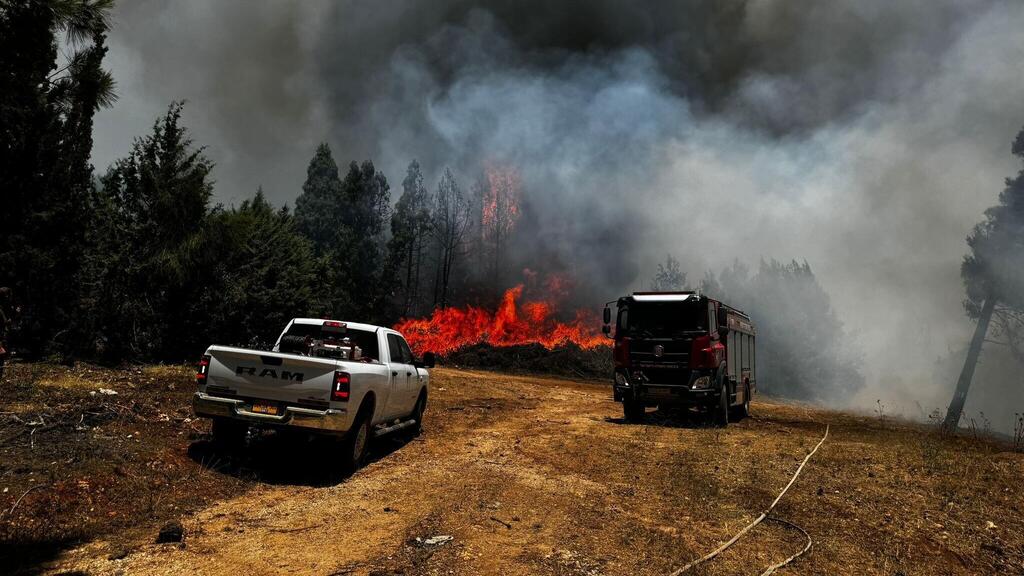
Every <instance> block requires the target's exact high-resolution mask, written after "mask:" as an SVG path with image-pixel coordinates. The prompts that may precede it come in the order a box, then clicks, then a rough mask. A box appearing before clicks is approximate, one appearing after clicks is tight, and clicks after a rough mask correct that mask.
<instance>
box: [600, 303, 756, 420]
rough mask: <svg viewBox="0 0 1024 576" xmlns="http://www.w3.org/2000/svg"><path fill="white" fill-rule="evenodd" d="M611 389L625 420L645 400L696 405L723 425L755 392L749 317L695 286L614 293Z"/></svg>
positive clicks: (640, 410)
mask: <svg viewBox="0 0 1024 576" xmlns="http://www.w3.org/2000/svg"><path fill="white" fill-rule="evenodd" d="M610 304H612V303H611V302H609V303H608V304H607V305H605V308H604V328H603V330H604V333H605V334H606V335H609V336H611V337H612V338H613V339H614V341H615V345H614V352H613V354H614V360H615V374H614V383H613V389H614V395H615V400H616V401H617V402H622V407H623V413H624V415H625V418H626V420H627V421H629V422H637V421H641V420H643V418H644V414H645V409H646V407H647V406H659V407H662V406H682V407H686V408H689V407H697V408H700V409H702V410H705V411H707V412H708V413H710V415H711V416H712V418H713V419H714V422H715V424H716V425H718V426H721V427H724V426H727V425H728V424H729V420H730V418H732V419H739V418H743V417H745V416H747V415H749V413H750V400H751V398H752V397H753V395H754V394H755V393H756V392H757V374H756V367H755V360H756V352H755V345H754V344H755V340H756V336H757V332H756V330H755V328H754V324H753V322H751V320H750V317H749V316H747V315H746V314H745V313H743V312H742V311H740V310H737V309H735V308H733V307H731V306H728V305H726V304H724V303H723V302H721V301H718V300H715V299H713V298H708V297H707V296H704V295H702V294H700V293H698V292H634V293H633V294H631V295H629V296H623V297H621V298H619V299H618V300H617V301H616V302H615V304H616V309H617V312H616V315H615V319H614V320H615V327H614V334H613V333H612V312H611V308H610V307H609V305H610Z"/></svg>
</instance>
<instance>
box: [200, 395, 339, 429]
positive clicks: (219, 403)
mask: <svg viewBox="0 0 1024 576" xmlns="http://www.w3.org/2000/svg"><path fill="white" fill-rule="evenodd" d="M251 409H252V403H251V402H248V401H246V400H242V399H239V398H223V397H220V396H211V395H209V394H204V393H203V392H196V393H195V394H194V395H193V396H192V410H193V411H194V412H195V414H196V416H200V417H204V418H231V419H233V420H244V421H248V422H252V423H255V424H263V425H269V426H274V427H291V428H305V429H310V430H319V431H322V432H328V433H339V434H340V433H344V432H347V431H348V429H349V426H350V422H349V417H348V411H347V410H344V409H333V408H328V409H327V410H315V409H312V408H302V407H299V406H287V407H285V408H284V412H283V413H282V414H279V415H271V414H259V413H256V412H252V411H251Z"/></svg>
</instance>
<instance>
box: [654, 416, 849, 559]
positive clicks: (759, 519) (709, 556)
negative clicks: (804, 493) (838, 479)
mask: <svg viewBox="0 0 1024 576" xmlns="http://www.w3.org/2000/svg"><path fill="white" fill-rule="evenodd" d="M828 432H829V426H828V425H827V424H826V425H825V435H824V436H822V437H821V440H819V441H818V444H817V446H815V447H814V450H811V451H810V452H809V453H808V454H807V456H806V457H804V461H803V462H801V463H800V467H799V468H797V469H796V472H794V473H793V477H792V478H790V479H789V484H786V487H785V488H783V489H782V492H779V495H778V496H777V497H776V498H775V501H774V502H772V505H771V506H769V507H768V509H767V510H765V511H764V512H762V513H761V515H760V516H758V517H757V518H756V519H755V520H754V521H753V522H751V523H750V524H748V525H747V526H746V527H745V528H743V529H742V530H740V531H739V532H737V533H736V535H735V536H733V537H732V538H731V539H729V541H728V542H726V543H725V544H722V545H721V546H719V547H718V548H716V549H715V550H713V551H711V552H709V553H708V554H706V555H704V556H701V557H700V558H698V559H696V560H694V561H693V562H690V563H689V564H687V565H686V566H683V567H682V568H680V569H678V570H676V571H675V572H672V574H670V575H669V576H679V575H680V574H684V573H686V572H689V571H690V570H691V569H693V568H694V567H695V566H699V565H700V564H703V563H705V562H707V561H708V560H711V559H712V558H714V557H715V556H718V555H719V554H721V553H722V552H724V551H725V550H726V549H727V548H729V547H730V546H732V545H733V544H735V543H736V541H737V540H739V539H740V538H741V537H743V535H744V534H746V533H747V532H750V530H751V529H753V528H754V526H757V525H758V524H760V523H761V522H762V521H763V520H764V519H765V518H767V517H768V514H770V513H771V511H772V510H774V509H775V506H776V505H777V504H778V503H779V500H782V497H783V496H785V495H786V492H788V491H789V488H790V486H792V485H793V483H794V482H796V479H797V477H798V476H800V472H802V471H803V469H804V466H805V465H806V464H807V461H808V460H810V459H811V456H814V453H815V452H817V451H818V448H821V445H822V444H824V443H825V439H826V438H828ZM787 524H789V523H788V522H787ZM791 525H792V526H794V527H795V525H793V524H791ZM798 529H799V530H800V531H801V532H803V529H802V528H798ZM804 535H805V536H806V535H807V532H804ZM807 540H808V543H807V546H806V548H805V549H804V550H801V551H800V553H799V554H797V555H796V556H793V557H792V558H788V559H787V560H785V561H784V562H783V563H782V564H780V565H777V566H772V567H771V568H769V569H768V571H767V572H765V573H764V574H771V573H772V572H774V571H775V570H776V569H777V568H779V567H781V566H785V565H786V564H789V563H790V562H792V561H793V560H795V559H796V558H797V557H799V556H800V555H802V554H803V553H804V552H806V551H807V550H809V549H810V547H811V544H810V540H811V538H810V536H807ZM762 576H764V575H763V574H762Z"/></svg>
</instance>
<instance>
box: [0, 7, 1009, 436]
mask: <svg viewBox="0 0 1024 576" xmlns="http://www.w3.org/2000/svg"><path fill="white" fill-rule="evenodd" d="M112 4H113V2H112V0H0V194H2V206H0V287H8V288H10V290H9V294H10V295H11V296H10V299H11V300H12V301H11V302H2V301H0V306H7V307H8V309H7V310H5V315H6V316H7V318H8V319H12V318H13V320H14V325H15V326H16V331H15V333H14V335H13V336H12V335H10V334H7V335H3V334H0V339H3V336H9V337H10V338H9V343H10V344H11V347H13V348H14V349H16V350H17V351H18V352H20V353H21V354H23V355H25V356H29V357H41V356H56V357H61V358H75V357H86V358H91V359H99V360H107V361H113V362H116V361H122V360H138V361H145V360H169V361H180V360H183V359H188V358H192V357H194V355H195V354H197V353H198V352H199V351H200V350H202V348H203V347H205V346H206V345H207V344H209V343H211V342H218V343H225V344H256V343H266V342H267V341H269V340H271V339H272V338H273V337H274V336H276V334H277V332H278V331H279V330H280V328H281V326H282V324H283V323H284V322H285V321H286V320H287V319H288V318H290V317H292V316H300V315H310V316H331V317H336V318H349V319H358V320H363V321H368V322H376V323H381V324H389V323H391V322H393V321H395V320H397V319H398V318H400V317H403V316H419V315H423V314H427V313H429V312H430V310H431V309H433V308H434V307H444V306H448V305H459V304H462V303H466V302H473V303H478V304H484V305H486V304H487V303H488V302H487V299H488V298H497V297H499V296H500V294H501V291H502V290H504V289H505V288H507V287H509V285H510V282H515V281H518V280H520V279H519V278H511V276H513V275H514V274H515V272H514V269H517V267H518V269H521V268H522V266H523V265H524V264H530V262H525V261H523V255H522V254H512V253H511V251H510V246H512V245H515V244H516V243H517V242H520V241H522V240H523V238H522V236H523V235H524V234H529V232H523V230H531V229H532V228H530V227H527V226H522V225H519V226H518V227H517V220H518V219H520V218H523V219H526V218H529V215H528V214H527V212H528V210H527V209H528V208H529V207H528V206H520V204H519V202H520V200H521V198H520V194H521V191H520V183H519V176H518V174H517V173H516V172H515V171H514V170H508V169H503V168H502V167H495V166H491V167H485V168H483V169H481V170H480V174H479V175H478V176H476V177H475V178H473V179H472V181H471V182H460V181H459V179H458V178H457V177H456V175H455V174H454V173H453V172H452V171H451V170H448V169H444V168H443V167H440V166H433V167H430V171H431V172H433V171H435V170H439V171H440V177H439V178H438V180H437V181H436V182H430V183H428V182H426V181H425V178H424V175H423V170H422V168H421V166H420V165H419V164H418V163H416V162H415V161H413V162H411V163H410V164H409V166H408V169H407V171H406V174H405V175H404V177H403V178H402V180H401V183H400V186H399V188H400V189H396V190H394V191H393V190H392V189H391V184H390V183H389V181H388V179H387V178H386V177H385V175H384V174H382V173H381V171H380V170H378V169H377V167H376V166H375V165H374V164H373V163H372V162H371V161H363V162H361V163H357V162H350V163H349V164H347V165H342V166H341V167H339V166H338V164H337V162H336V159H335V158H334V157H333V156H332V154H331V150H330V148H329V147H328V146H327V145H326V144H323V145H321V146H320V147H319V148H318V149H317V150H315V151H311V152H312V158H311V160H310V162H309V166H308V169H307V174H306V178H305V181H304V182H296V183H295V185H296V188H298V187H299V186H301V193H299V194H298V195H297V198H296V200H295V203H294V206H292V207H288V206H280V207H278V206H272V205H271V204H270V203H269V202H268V201H267V198H266V197H265V195H264V194H263V193H262V191H257V190H254V191H253V196H252V198H251V199H248V200H246V201H244V202H242V203H241V204H240V205H237V206H222V205H219V204H215V203H214V202H213V197H214V186H215V184H214V179H213V170H214V165H213V163H212V162H211V161H210V160H209V159H208V158H207V156H206V155H205V153H204V150H203V148H202V146H201V145H200V143H194V142H192V140H191V139H190V137H189V135H188V132H187V130H186V128H185V127H184V125H183V123H182V109H183V108H182V104H180V103H174V104H171V105H170V106H169V108H168V110H167V112H166V114H164V115H162V116H161V117H159V118H157V119H156V121H155V122H154V124H153V127H152V130H151V131H149V133H147V134H143V135H140V137H139V138H138V139H137V140H136V141H135V142H134V143H133V144H132V145H131V146H130V148H128V149H126V150H125V156H124V157H123V158H122V159H120V160H118V161H117V162H115V163H114V164H113V165H112V166H109V167H102V169H101V170H94V167H93V166H92V165H91V163H90V156H91V151H92V130H93V117H94V114H95V113H96V112H97V110H99V109H100V108H102V107H107V106H112V105H114V103H115V100H116V86H115V83H114V79H113V78H112V77H111V75H110V73H109V72H108V71H107V70H106V69H104V68H103V59H104V56H105V55H106V52H107V49H106V34H107V32H108V30H109V26H110V19H109V14H110V8H111V6H112ZM1011 151H1012V153H1013V154H1014V155H1015V156H1017V157H1018V158H1019V159H1021V160H1022V161H1024V132H1022V133H1021V134H1020V135H1018V137H1017V139H1016V141H1015V142H1014V143H1013V146H1012V149H1011ZM275 192H279V191H275ZM517 234H519V235H520V236H518V237H517V236H516V235H517ZM532 245H533V246H535V245H536V244H532ZM966 248H967V253H968V255H967V257H966V258H965V260H964V262H963V266H962V269H961V274H962V278H963V280H964V283H965V287H966V298H965V307H966V311H967V313H968V315H969V316H970V317H971V318H975V319H978V320H979V324H978V327H979V329H978V331H977V332H976V334H975V337H974V339H973V341H972V343H971V345H970V347H969V349H968V351H967V361H966V363H965V367H964V371H963V374H962V375H961V378H960V385H959V386H958V392H957V398H959V399H960V400H962V399H963V398H964V397H965V396H966V391H967V387H968V386H969V385H970V380H971V375H972V374H973V365H974V364H975V363H976V362H977V360H978V358H979V355H980V353H981V350H982V345H983V344H984V343H985V342H989V340H986V338H989V339H991V338H996V339H998V341H999V343H1000V344H1004V345H1007V346H1008V347H1009V348H1008V349H1009V350H1010V351H1011V353H1012V354H1013V356H1014V357H1016V358H1017V359H1024V276H1022V273H1021V271H1022V270H1024V171H1022V172H1021V173H1019V174H1017V175H1016V176H1015V177H1013V178H1010V179H1008V180H1007V182H1006V187H1005V189H1004V190H1003V192H1002V194H1001V195H1000V197H999V201H998V203H997V205H996V206H994V207H993V208H991V209H990V210H988V211H987V212H986V213H985V215H984V219H983V220H982V222H981V223H980V224H979V225H978V226H977V227H976V228H975V229H974V230H973V232H972V233H971V234H970V236H969V238H968V242H967V247H966ZM522 251H525V252H530V250H528V249H526V250H522ZM527 256H528V257H532V258H533V259H534V260H543V259H544V257H543V256H539V257H538V256H535V255H532V254H528V255H527ZM516 258H518V260H516ZM551 266H553V267H556V268H557V266H558V264H557V263H556V264H552V265H551ZM686 284H687V283H686V279H685V275H683V274H682V273H681V272H680V270H679V263H678V262H675V261H674V260H673V259H671V258H670V259H669V260H667V261H666V263H665V264H664V265H662V266H660V267H659V270H658V272H657V274H656V275H655V278H654V279H652V281H651V286H650V287H651V288H656V289H657V288H673V287H678V286H685V285H686ZM700 286H701V287H702V288H703V289H704V290H705V291H707V292H708V293H714V294H716V295H718V296H719V297H721V298H723V299H724V300H726V301H728V302H730V303H732V304H735V305H737V306H739V307H741V308H744V309H747V310H748V311H750V313H751V314H752V315H753V316H754V317H755V319H756V320H757V322H758V325H759V327H760V330H761V335H762V338H761V348H760V350H761V353H760V354H759V365H760V368H761V370H762V376H763V377H765V378H766V379H771V380H772V381H774V382H776V383H780V384H781V383H789V384H787V386H792V387H793V388H792V389H791V390H787V392H790V393H792V394H793V395H798V396H802V397H807V396H808V395H810V394H814V393H816V392H814V391H819V392H818V393H820V391H822V390H825V391H828V392H829V393H830V394H836V395H842V394H844V393H848V392H850V391H852V390H854V389H856V388H857V387H859V386H860V382H862V376H861V375H860V373H859V371H858V366H859V360H858V358H857V357H856V354H851V353H850V352H849V350H852V349H855V347H852V346H849V345H848V338H847V336H846V334H845V333H844V331H843V329H842V325H841V323H840V322H839V320H838V318H837V317H836V314H835V312H834V311H833V310H832V309H831V307H830V305H829V302H828V297H827V294H826V293H825V291H824V289H823V288H822V287H821V285H820V284H819V283H818V281H817V279H816V278H815V277H814V274H813V273H812V272H811V269H810V266H808V265H807V264H806V263H796V262H792V263H790V264H781V263H778V262H774V261H769V262H763V263H762V264H761V265H760V267H759V269H757V270H756V271H753V272H751V271H750V270H747V269H746V268H744V267H743V266H742V265H741V264H735V265H733V266H732V267H729V268H727V269H725V270H722V271H720V272H719V273H718V274H717V275H711V274H709V275H708V276H707V277H705V278H704V279H703V280H702V281H701V283H700ZM7 293H8V291H4V293H3V294H7ZM794 295H796V296H795V297H794ZM4 297H5V298H6V296H4ZM990 324H991V326H992V328H991V329H988V327H989V325H990ZM4 327H6V326H4ZM761 362H763V363H764V364H761ZM777 389H780V388H777ZM951 417H952V419H953V420H954V421H955V420H956V419H957V418H959V416H958V410H951Z"/></svg>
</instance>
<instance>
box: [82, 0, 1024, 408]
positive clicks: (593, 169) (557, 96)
mask: <svg viewBox="0 0 1024 576" xmlns="http://www.w3.org/2000/svg"><path fill="white" fill-rule="evenodd" d="M1022 30H1024V3H1021V2H1019V1H1010V0H1008V1H999V0H901V1H900V2H892V1H891V0H832V1H830V2H812V3H809V2H795V1H784V0H704V1H699V0H694V1H690V2H680V1H678V0H664V1H657V2H648V3H645V5H644V6H643V7H642V8H641V7H639V6H638V4H637V3H634V2H626V1H612V0H603V1H599V0H589V1H588V0H577V1H567V2H557V3H556V2H544V1H526V0H503V1H495V2H491V3H488V4H487V5H474V4H472V3H469V2H464V1H458V0H434V1H429V2H428V1H422V2H415V1H406V2H399V1H395V2H362V3H354V2H328V1H326V0H323V1H304V2H301V3H300V2H294V3H293V2H269V1H268V2H251V1H242V0H233V1H218V2H208V1H206V0H188V1H180V2H173V3H166V2H160V1H156V0H137V1H132V2H123V3H121V4H120V5H119V7H118V8H117V10H116V12H115V15H114V29H113V32H112V33H111V36H110V42H109V44H110V47H111V50H110V54H109V56H108V60H107V62H108V65H109V66H110V67H111V68H112V70H113V72H114V75H115V77H116V79H117V81H118V88H119V94H120V101H119V102H118V103H117V104H116V105H115V106H114V107H113V108H111V109H108V110H105V111H102V112H101V113H100V114H99V116H98V118H97V122H96V134H95V152H94V162H95V164H96V166H97V168H98V169H100V170H102V169H104V168H105V167H106V166H107V165H108V164H109V163H110V162H111V161H113V160H114V159H115V158H117V157H120V156H123V155H124V154H125V153H126V152H127V151H128V149H129V145H130V140H131V138H133V137H135V136H138V135H141V134H143V133H145V132H146V131H147V130H148V129H149V127H150V125H151V124H152V122H153V119H154V118H155V117H156V116H157V115H158V114H160V113H161V112H162V111H163V110H165V109H166V106H167V104H168V103H169V102H170V101H172V100H176V99H185V100H187V101H188V105H187V108H186V112H185V118H186V122H187V124H188V125H189V127H190V128H191V129H192V132H193V135H194V137H195V140H196V142H197V143H199V144H201V145H205V146H207V154H208V155H209V156H210V157H211V158H212V159H213V160H214V161H215V162H216V163H217V168H216V171H215V176H216V179H217V188H216V194H217V198H218V200H219V201H221V202H224V203H226V204H237V203H239V202H240V201H241V200H243V199H244V198H247V197H249V196H251V195H252V193H253V192H254V191H255V189H256V187H257V186H259V185H262V186H263V187H264V189H265V191H266V192H267V194H268V196H269V197H270V198H271V199H272V200H273V201H275V202H276V203H279V204H280V203H289V204H293V203H294V199H295V197H296V195H297V194H298V193H299V191H300V187H301V184H302V181H303V179H304V177H305V169H306V165H307V163H308V161H309V159H310V158H311V157H312V154H313V151H314V149H315V146H316V144H317V143H318V142H320V141H327V142H329V143H330V144H331V145H332V148H333V150H334V153H335V157H336V159H337V160H338V162H339V164H345V163H347V162H348V161H350V160H362V159H366V158H370V159H372V160H374V162H375V163H376V164H377V165H378V167H380V168H381V169H382V170H384V172H385V174H386V175H387V176H388V178H389V180H390V181H391V183H392V188H393V196H395V197H396V198H397V193H398V192H399V190H398V189H399V188H400V182H401V178H402V176H403V174H404V170H405V166H406V165H407V164H408V162H409V161H410V160H411V159H413V158H416V159H418V160H419V161H420V163H421V164H422V165H423V166H424V168H425V172H426V175H427V179H428V183H429V184H430V185H431V186H433V183H434V182H436V176H437V175H438V174H439V172H440V171H441V170H442V169H443V167H444V166H445V165H448V166H451V167H452V169H453V170H454V171H455V172H456V173H457V174H459V175H460V176H461V178H462V180H463V184H464V187H467V188H468V185H469V183H470V182H469V181H470V179H471V178H473V177H474V176H475V175H476V174H477V173H478V172H479V170H480V167H481V166H482V165H483V164H484V163H486V162H496V163H500V164H503V165H510V166H514V167H516V168H517V169H518V171H519V173H520V175H521V177H522V180H523V184H524V194H525V195H526V197H527V201H528V202H529V204H530V206H532V213H533V214H535V216H536V222H535V224H536V228H537V229H536V230H535V233H533V234H530V235H529V236H530V237H531V238H532V241H533V242H534V243H536V244H537V245H540V246H543V247H544V248H545V249H546V250H547V252H550V253H552V254H554V261H558V262H563V263H565V264H566V265H570V264H571V265H572V266H573V270H574V271H575V273H576V274H577V275H578V276H579V277H580V278H581V279H582V280H583V282H584V283H585V284H586V285H587V286H588V287H589V288H590V290H589V291H587V296H588V297H589V296H591V295H592V296H593V297H594V299H595V300H596V301H595V302H594V303H593V305H599V304H600V302H602V301H603V300H606V299H612V298H614V297H615V296H617V295H618V294H619V293H621V292H622V291H625V290H627V289H630V288H639V287H641V286H642V284H643V283H644V282H645V281H646V279H647V278H648V277H649V276H650V273H651V271H652V268H653V267H654V262H655V261H656V260H659V259H663V258H664V256H665V254H666V253H673V254H674V255H676V256H677V257H679V258H680V259H681V260H682V262H683V264H684V268H686V269H687V270H688V271H689V272H690V275H691V278H692V277H699V276H700V275H702V273H703V271H704V270H705V269H708V268H713V269H716V270H717V269H720V268H721V267H723V266H724V265H725V264H727V263H729V262H731V261H732V260H733V259H734V258H739V259H741V260H744V261H746V262H747V263H749V264H751V265H755V266H756V264H757V261H758V259H760V258H766V259H767V258H777V259H780V260H789V259H792V258H796V259H798V260H804V259H806V260H807V261H808V262H809V263H810V264H811V266H812V268H813V269H814V270H815V272H816V273H817V274H818V277H819V279H820V280H821V282H822V284H823V285H824V287H825V289H826V290H827V291H828V292H829V293H830V294H831V296H832V298H833V303H834V305H835V308H836V309H837V311H838V313H839V316H840V318H841V319H842V320H843V321H844V322H845V324H846V326H847V327H848V328H849V329H850V331H851V332H852V334H853V335H854V338H855V339H856V342H857V343H858V344H859V346H860V347H861V349H862V350H863V351H864V353H865V358H866V365H867V368H868V375H869V381H870V382H871V383H872V386H871V387H870V388H869V391H868V392H866V393H865V394H866V396H865V398H864V399H866V398H867V395H870V396H871V399H870V402H872V403H873V402H874V398H875V397H876V396H882V395H885V397H887V398H893V399H894V400H893V401H894V402H897V403H901V402H902V403H905V402H909V401H910V400H908V399H910V398H913V399H916V400H918V401H920V403H921V404H922V405H924V406H926V407H933V406H938V405H940V404H942V403H944V402H946V401H948V396H949V394H950V387H951V382H950V381H941V382H940V381H936V380H935V379H933V374H932V372H933V368H934V365H935V361H936V359H937V358H938V357H940V356H942V355H945V354H947V353H949V351H950V349H951V348H958V347H960V346H962V345H963V343H964V342H965V340H966V338H967V337H968V336H969V333H970V324H969V322H968V321H967V320H966V318H965V317H964V314H963V309H962V306H961V300H962V299H963V289H962V286H961V283H960V279H959V264H960V261H961V258H962V256H963V253H964V251H965V249H966V246H965V244H964V237H965V236H966V235H967V233H968V232H969V230H970V228H971V226H973V225H974V223H976V222H977V221H978V220H979V219H980V218H981V215H982V212H983V210H984V209H985V208H986V207H988V206H990V205H992V204H993V203H994V202H995V201H996V197H997V195H998V193H999V191H1000V190H1001V188H1002V183H1003V179H1004V178H1005V177H1007V176H1010V175H1012V174H1014V173H1016V171H1017V170H1018V168H1019V167H1018V166H1017V165H1016V164H1015V162H1014V160H1013V158H1012V157H1011V156H1010V153H1009V149H1010V142H1011V141H1012V139H1013V137H1014V136H1015V134H1016V133H1017V131H1018V130H1019V129H1020V128H1021V127H1022V126H1024V82H1022V79H1024V34H1022V33H1021V31H1022ZM535 248H536V246H530V247H529V249H530V250H533V249H535ZM524 249H525V248H524ZM598 296H600V298H598ZM954 376H955V375H954ZM897 381H899V382H902V384H900V385H898V389H897V384H896V382H897ZM887 387H892V388H893V389H891V390H888V389H887ZM984 390H985V383H983V382H979V383H978V384H977V385H976V388H975V391H976V393H977V394H976V396H979V397H989V396H990V395H986V394H985V393H984ZM1015 393H1016V397H1017V398H1019V399H1021V400H1024V394H1022V393H1021V392H1020V388H1017V389H1016V392H1015ZM968 408H969V409H970V406H969V407H968Z"/></svg>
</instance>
